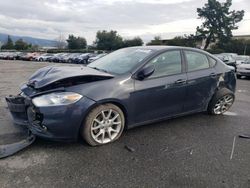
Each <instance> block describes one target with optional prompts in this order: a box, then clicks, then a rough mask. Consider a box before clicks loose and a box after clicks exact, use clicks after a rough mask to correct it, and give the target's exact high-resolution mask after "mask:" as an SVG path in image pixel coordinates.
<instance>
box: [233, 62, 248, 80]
mask: <svg viewBox="0 0 250 188" xmlns="http://www.w3.org/2000/svg"><path fill="white" fill-rule="evenodd" d="M236 74H237V78H241V77H242V76H246V77H250V60H248V61H244V62H242V63H241V64H238V65H237V73H236Z"/></svg>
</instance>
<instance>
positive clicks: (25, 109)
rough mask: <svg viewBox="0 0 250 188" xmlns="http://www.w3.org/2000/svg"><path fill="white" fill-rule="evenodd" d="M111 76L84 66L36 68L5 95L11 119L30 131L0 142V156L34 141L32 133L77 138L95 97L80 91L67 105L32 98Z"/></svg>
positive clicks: (52, 137) (65, 139) (64, 138)
mask: <svg viewBox="0 0 250 188" xmlns="http://www.w3.org/2000/svg"><path fill="white" fill-rule="evenodd" d="M112 77H113V76H112V75H110V74H107V73H103V72H99V71H97V70H94V69H91V68H87V67H86V68H83V67H80V68H79V67H45V68H42V69H40V70H38V71H37V72H36V73H35V74H33V75H32V76H31V78H30V79H29V81H28V83H27V84H24V85H23V86H22V87H21V93H20V94H19V95H16V96H13V95H10V96H8V97H6V102H7V105H8V108H9V111H10V113H11V115H12V118H13V122H14V123H15V124H17V125H22V127H25V128H27V129H28V130H29V131H30V134H29V136H28V137H27V139H25V140H23V141H22V142H19V143H15V144H12V145H6V146H1V147H0V148H1V150H0V158H1V157H4V156H6V155H8V154H12V153H13V152H14V151H18V148H19V149H20V150H21V149H23V148H24V147H26V146H28V145H29V144H31V143H33V142H34V139H35V136H38V137H42V138H45V139H49V140H56V141H76V140H77V139H78V136H79V130H80V127H81V125H82V122H83V119H84V117H85V116H86V114H87V113H88V110H89V109H91V106H93V105H94V104H95V101H94V100H92V99H90V98H88V97H87V96H84V95H81V98H79V100H77V102H74V103H70V104H67V105H48V106H46V105H45V106H37V105H35V104H34V103H33V101H34V99H36V97H40V96H44V95H49V94H53V93H54V94H58V93H67V92H68V93H70V92H72V91H71V88H72V87H74V86H76V85H77V86H79V88H78V90H79V92H81V86H82V85H83V84H86V83H90V82H96V81H101V80H106V79H111V78H112ZM75 92H76V94H77V91H75ZM28 143H29V144H28Z"/></svg>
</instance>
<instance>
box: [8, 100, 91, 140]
mask: <svg viewBox="0 0 250 188" xmlns="http://www.w3.org/2000/svg"><path fill="white" fill-rule="evenodd" d="M6 102H7V104H8V108H9V111H10V113H11V115H12V117H13V121H14V123H15V124H19V125H24V126H26V127H27V128H28V129H29V130H30V131H31V132H32V133H33V134H34V135H36V136H39V137H43V138H47V139H52V140H58V141H73V140H76V139H77V138H78V135H79V130H80V127H81V125H82V121H83V119H84V117H85V115H86V114H87V112H88V110H89V108H90V107H91V106H92V105H93V104H94V103H95V102H94V101H93V100H91V99H88V98H82V99H81V100H79V101H78V102H77V103H74V104H71V105H65V106H50V107H40V108H38V107H36V106H35V105H34V104H33V103H32V99H31V98H29V97H28V96H25V95H18V96H8V97H6Z"/></svg>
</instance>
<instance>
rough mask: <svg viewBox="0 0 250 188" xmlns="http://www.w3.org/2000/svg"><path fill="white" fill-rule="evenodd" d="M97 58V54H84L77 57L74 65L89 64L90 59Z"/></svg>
mask: <svg viewBox="0 0 250 188" xmlns="http://www.w3.org/2000/svg"><path fill="white" fill-rule="evenodd" d="M95 56H96V54H92V53H84V54H81V55H79V56H77V57H76V58H75V59H74V61H73V63H75V64H88V59H89V58H91V57H95Z"/></svg>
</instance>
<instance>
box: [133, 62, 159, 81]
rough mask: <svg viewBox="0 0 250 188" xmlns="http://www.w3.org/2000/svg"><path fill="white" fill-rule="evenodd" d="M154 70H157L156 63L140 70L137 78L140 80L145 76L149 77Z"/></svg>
mask: <svg viewBox="0 0 250 188" xmlns="http://www.w3.org/2000/svg"><path fill="white" fill-rule="evenodd" d="M154 71H155V67H154V65H150V66H148V67H144V68H143V69H142V70H140V71H139V72H138V73H137V76H136V78H137V79H138V80H143V79H144V78H147V77H149V76H151V75H152V74H153V73H154Z"/></svg>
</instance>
